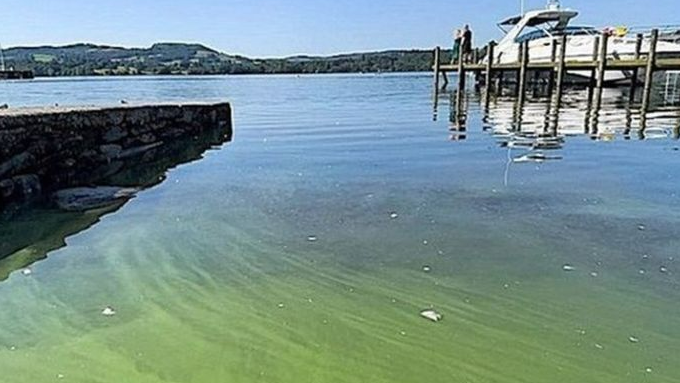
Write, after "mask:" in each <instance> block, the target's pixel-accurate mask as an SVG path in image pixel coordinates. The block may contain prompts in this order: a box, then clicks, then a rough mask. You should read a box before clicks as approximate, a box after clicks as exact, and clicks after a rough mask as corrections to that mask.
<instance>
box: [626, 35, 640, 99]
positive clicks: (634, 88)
mask: <svg viewBox="0 0 680 383" xmlns="http://www.w3.org/2000/svg"><path fill="white" fill-rule="evenodd" d="M643 38H644V36H643V35H642V33H638V35H637V38H636V40H635V56H634V59H635V60H636V61H637V60H639V59H640V51H641V50H642V39H643ZM639 75H640V69H639V68H637V67H635V68H633V73H632V74H631V79H630V94H629V95H628V102H629V103H630V104H632V103H634V102H635V92H637V86H638V76H639Z"/></svg>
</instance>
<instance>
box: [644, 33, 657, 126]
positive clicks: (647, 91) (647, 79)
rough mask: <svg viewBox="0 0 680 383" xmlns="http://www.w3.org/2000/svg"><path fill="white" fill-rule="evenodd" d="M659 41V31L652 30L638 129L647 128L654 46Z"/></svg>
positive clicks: (653, 65)
mask: <svg viewBox="0 0 680 383" xmlns="http://www.w3.org/2000/svg"><path fill="white" fill-rule="evenodd" d="M658 41H659V30H658V29H653V30H652V39H651V41H650V42H649V56H648V57H647V71H646V73H645V89H644V92H643V94H642V109H641V111H640V112H641V113H640V115H641V116H640V118H641V119H640V121H641V126H640V128H641V129H642V130H644V129H645V128H646V127H647V111H648V110H649V106H650V102H651V101H652V82H653V80H654V69H655V67H656V45H657V42H658Z"/></svg>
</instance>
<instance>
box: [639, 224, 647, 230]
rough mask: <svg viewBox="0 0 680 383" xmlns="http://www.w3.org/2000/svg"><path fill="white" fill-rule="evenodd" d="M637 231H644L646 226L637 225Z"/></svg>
mask: <svg viewBox="0 0 680 383" xmlns="http://www.w3.org/2000/svg"><path fill="white" fill-rule="evenodd" d="M638 230H640V231H645V230H647V226H646V225H645V224H642V223H641V224H639V225H638Z"/></svg>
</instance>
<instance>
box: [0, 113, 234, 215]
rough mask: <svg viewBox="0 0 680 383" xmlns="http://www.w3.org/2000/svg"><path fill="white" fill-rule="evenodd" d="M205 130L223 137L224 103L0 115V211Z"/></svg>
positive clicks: (227, 128) (227, 126)
mask: <svg viewBox="0 0 680 383" xmlns="http://www.w3.org/2000/svg"><path fill="white" fill-rule="evenodd" d="M207 131H210V132H214V131H219V132H220V134H221V135H222V136H224V137H225V139H224V140H225V141H228V140H230V139H231V135H232V120H231V107H230V105H229V104H228V103H218V104H185V105H139V106H133V105H125V106H119V107H113V108H104V107H76V108H65V107H54V108H18V109H17V108H8V109H4V110H0V207H2V206H4V205H7V204H8V203H11V202H17V201H26V200H31V199H34V198H39V197H41V196H44V195H48V194H51V193H53V192H55V191H58V190H60V189H65V188H71V187H78V186H82V185H87V186H91V185H96V184H97V181H98V180H101V179H106V177H107V176H108V175H111V174H113V173H115V172H119V171H120V170H121V167H123V166H125V163H130V162H131V161H130V160H132V162H133V163H134V162H135V161H136V159H141V158H143V157H144V156H149V155H151V156H153V155H154V154H153V153H155V152H157V151H159V150H160V151H162V150H163V147H166V146H168V145H171V144H172V143H173V142H178V141H182V140H183V139H186V138H187V137H192V136H199V135H201V134H203V133H205V132H207Z"/></svg>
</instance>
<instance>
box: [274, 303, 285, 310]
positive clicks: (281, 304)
mask: <svg viewBox="0 0 680 383" xmlns="http://www.w3.org/2000/svg"><path fill="white" fill-rule="evenodd" d="M276 307H278V308H280V309H282V308H284V307H286V305H284V304H283V303H279V304H278V305H277V306H276Z"/></svg>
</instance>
